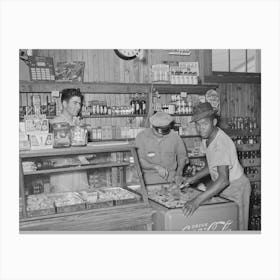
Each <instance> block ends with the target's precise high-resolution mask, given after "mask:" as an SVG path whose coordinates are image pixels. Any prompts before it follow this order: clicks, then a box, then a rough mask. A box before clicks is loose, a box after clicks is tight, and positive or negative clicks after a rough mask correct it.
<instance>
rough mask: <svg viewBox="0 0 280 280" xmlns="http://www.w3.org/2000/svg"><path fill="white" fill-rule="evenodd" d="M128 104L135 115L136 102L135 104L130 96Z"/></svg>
mask: <svg viewBox="0 0 280 280" xmlns="http://www.w3.org/2000/svg"><path fill="white" fill-rule="evenodd" d="M130 106H131V108H132V114H133V115H135V114H136V104H135V99H134V97H132V99H131V101H130Z"/></svg>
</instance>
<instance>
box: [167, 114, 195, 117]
mask: <svg viewBox="0 0 280 280" xmlns="http://www.w3.org/2000/svg"><path fill="white" fill-rule="evenodd" d="M171 116H173V117H187V116H193V114H171Z"/></svg>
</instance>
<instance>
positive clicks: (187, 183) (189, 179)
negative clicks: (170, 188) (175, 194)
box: [181, 177, 195, 188]
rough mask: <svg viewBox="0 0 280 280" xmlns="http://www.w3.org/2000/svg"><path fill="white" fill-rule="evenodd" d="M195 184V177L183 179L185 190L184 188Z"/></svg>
mask: <svg viewBox="0 0 280 280" xmlns="http://www.w3.org/2000/svg"><path fill="white" fill-rule="evenodd" d="M194 182H195V179H194V178H193V177H183V181H182V184H181V186H182V187H183V188H184V187H187V186H189V185H191V184H193V183H194Z"/></svg>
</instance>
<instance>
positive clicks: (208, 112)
mask: <svg viewBox="0 0 280 280" xmlns="http://www.w3.org/2000/svg"><path fill="white" fill-rule="evenodd" d="M215 113H216V111H215V110H214V109H213V108H212V106H211V104H210V103H209V102H205V103H199V104H198V105H197V106H196V107H195V108H194V114H193V117H192V120H191V122H195V124H196V128H197V130H198V133H199V134H200V136H201V138H202V144H203V146H204V149H205V151H206V159H207V164H206V165H205V167H204V168H203V169H202V170H200V171H199V172H198V173H197V174H196V175H194V176H192V177H189V178H185V182H186V183H189V184H193V183H195V182H197V181H198V180H199V179H201V178H203V177H205V176H206V175H208V174H210V176H211V179H212V182H211V184H210V185H209V186H208V188H207V190H206V191H205V192H203V193H201V194H200V195H198V196H197V197H196V198H194V199H193V200H191V201H188V202H186V204H185V205H184V207H183V212H184V214H185V215H186V216H189V215H192V214H193V212H194V211H195V210H196V209H197V208H198V207H199V206H200V205H201V204H202V203H203V202H205V201H206V200H208V199H209V198H211V197H213V196H214V195H217V194H222V195H223V196H224V197H227V198H229V199H231V200H233V201H235V202H236V203H237V204H238V206H239V230H247V229H248V216H249V201H250V193H251V187H250V181H249V180H248V178H247V177H246V176H245V174H244V171H243V168H242V166H241V165H240V163H239V161H238V158H237V152H236V147H235V144H234V143H233V141H232V140H231V138H230V137H229V136H228V135H227V134H226V133H225V132H224V131H223V130H221V129H220V128H218V127H217V126H216V125H217V119H216V117H215Z"/></svg>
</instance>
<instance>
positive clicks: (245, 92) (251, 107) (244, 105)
mask: <svg viewBox="0 0 280 280" xmlns="http://www.w3.org/2000/svg"><path fill="white" fill-rule="evenodd" d="M218 90H219V92H220V96H221V119H228V118H231V117H234V116H241V117H242V116H243V117H255V118H256V120H257V123H258V124H259V127H261V85H260V84H245V83H241V84H239V83H226V84H219V88H218Z"/></svg>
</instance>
